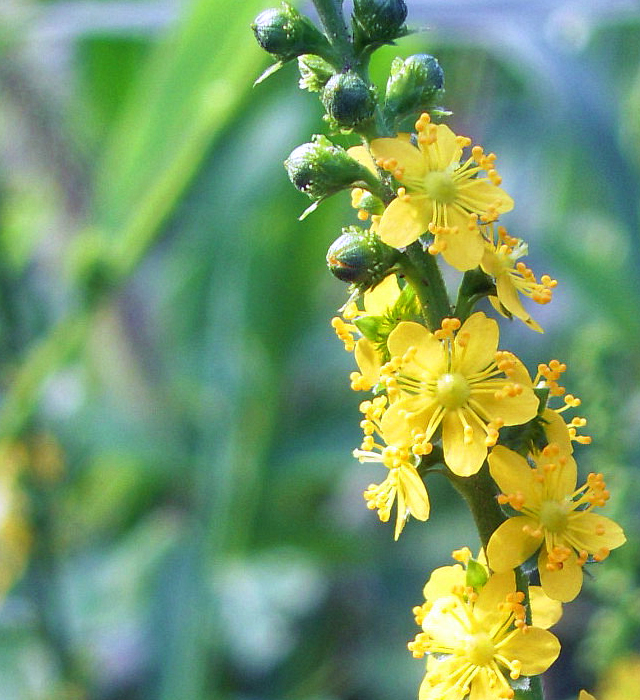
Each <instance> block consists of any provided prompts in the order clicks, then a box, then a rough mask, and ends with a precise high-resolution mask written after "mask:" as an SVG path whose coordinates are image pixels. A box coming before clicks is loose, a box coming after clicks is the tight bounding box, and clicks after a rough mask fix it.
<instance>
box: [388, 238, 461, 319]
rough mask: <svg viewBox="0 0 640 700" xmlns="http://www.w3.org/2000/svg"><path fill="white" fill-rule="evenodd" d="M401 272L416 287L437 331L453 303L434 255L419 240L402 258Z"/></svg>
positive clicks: (423, 307) (426, 314) (426, 317)
mask: <svg viewBox="0 0 640 700" xmlns="http://www.w3.org/2000/svg"><path fill="white" fill-rule="evenodd" d="M399 267H400V271H401V274H402V275H404V277H405V279H406V280H407V282H408V283H409V284H410V285H411V286H412V287H413V288H414V289H415V292H416V295H417V297H418V299H419V300H420V304H421V305H422V309H423V312H424V315H425V320H426V322H427V325H428V327H429V330H431V331H435V330H437V329H438V328H440V326H441V325H442V319H443V318H446V317H447V316H450V315H451V304H450V302H449V296H448V295H447V288H446V286H445V284H444V280H443V279H442V274H441V273H440V268H439V267H438V263H437V262H436V260H435V258H434V257H433V255H430V254H429V253H425V252H424V250H423V249H422V245H421V244H420V243H419V242H416V243H412V244H411V245H410V246H408V247H407V249H406V250H405V252H404V254H403V255H402V256H401V258H400V262H399Z"/></svg>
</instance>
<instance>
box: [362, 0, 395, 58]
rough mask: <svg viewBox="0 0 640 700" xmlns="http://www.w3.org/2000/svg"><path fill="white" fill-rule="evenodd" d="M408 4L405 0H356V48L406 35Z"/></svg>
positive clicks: (385, 42)
mask: <svg viewBox="0 0 640 700" xmlns="http://www.w3.org/2000/svg"><path fill="white" fill-rule="evenodd" d="M406 18H407V6H406V4H405V2H404V0H354V3H353V15H352V22H353V36H354V44H355V46H356V50H359V49H360V48H362V47H364V46H367V45H373V46H379V45H380V44H389V43H391V42H393V40H394V39H398V38H399V37H401V36H405V34H406V33H407V29H406V27H405V26H404V21H405V19H406Z"/></svg>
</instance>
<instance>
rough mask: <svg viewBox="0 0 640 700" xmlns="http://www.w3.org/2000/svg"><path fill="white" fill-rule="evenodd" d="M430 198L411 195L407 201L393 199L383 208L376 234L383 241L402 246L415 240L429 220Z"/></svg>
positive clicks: (394, 245) (423, 230)
mask: <svg viewBox="0 0 640 700" xmlns="http://www.w3.org/2000/svg"><path fill="white" fill-rule="evenodd" d="M432 208H433V205H432V203H431V200H430V199H428V198H427V197H426V196H424V195H417V194H414V195H411V199H410V200H409V201H405V200H404V199H401V198H400V197H397V198H396V199H394V200H393V201H392V202H391V204H389V206H388V207H387V208H386V209H385V210H384V212H383V213H382V217H381V219H380V223H379V224H378V235H379V236H380V239H381V240H382V242H383V243H386V244H387V245H390V246H392V247H394V248H404V247H405V246H408V245H409V244H411V243H413V242H414V241H417V240H418V238H419V237H420V236H422V234H423V233H425V231H426V230H427V227H428V226H429V223H430V222H431V210H432Z"/></svg>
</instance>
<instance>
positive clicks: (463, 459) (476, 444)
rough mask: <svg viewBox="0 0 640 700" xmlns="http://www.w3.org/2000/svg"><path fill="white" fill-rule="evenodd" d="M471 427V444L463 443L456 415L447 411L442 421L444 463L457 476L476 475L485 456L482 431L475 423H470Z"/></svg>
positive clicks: (460, 423) (462, 428)
mask: <svg viewBox="0 0 640 700" xmlns="http://www.w3.org/2000/svg"><path fill="white" fill-rule="evenodd" d="M467 422H469V419H467ZM471 427H472V429H473V433H472V435H471V442H469V443H465V441H464V426H463V424H462V421H461V420H460V417H459V416H458V414H457V413H456V412H454V411H447V413H445V414H444V418H443V419H442V448H443V450H444V461H445V463H446V465H447V466H448V467H449V469H451V471H452V472H453V473H454V474H457V475H458V476H471V475H473V474H476V473H477V472H478V471H479V470H480V467H481V466H482V463H483V462H484V460H485V458H486V456H487V446H486V445H485V443H484V439H485V433H484V431H483V430H482V429H480V428H479V427H478V425H477V424H475V421H471Z"/></svg>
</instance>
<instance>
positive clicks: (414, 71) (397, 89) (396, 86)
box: [384, 54, 444, 122]
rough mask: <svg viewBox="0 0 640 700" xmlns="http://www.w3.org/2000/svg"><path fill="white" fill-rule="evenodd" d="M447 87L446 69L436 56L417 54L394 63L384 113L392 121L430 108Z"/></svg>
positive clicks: (388, 82) (397, 59) (398, 59)
mask: <svg viewBox="0 0 640 700" xmlns="http://www.w3.org/2000/svg"><path fill="white" fill-rule="evenodd" d="M443 91H444V73H443V71H442V68H441V67H440V64H439V63H438V61H437V59H436V58H434V57H433V56H430V55H429V54H415V55H413V56H409V57H408V58H406V59H405V60H404V61H403V60H402V59H401V58H396V59H394V60H393V62H392V64H391V71H390V75H389V79H388V81H387V89H386V93H385V99H384V114H385V117H386V118H387V119H388V120H389V121H391V122H393V121H394V120H396V121H397V120H401V119H403V118H404V117H407V116H409V115H411V114H417V113H418V112H428V111H430V110H431V109H432V108H433V107H434V104H435V101H436V100H437V99H439V98H440V96H441V95H442V93H443Z"/></svg>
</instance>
